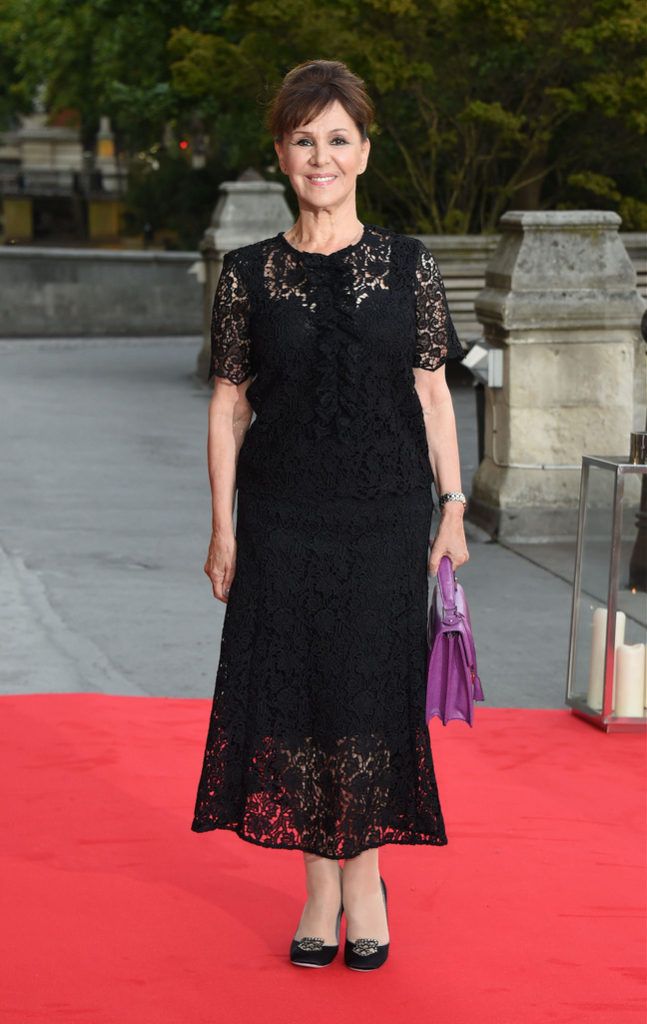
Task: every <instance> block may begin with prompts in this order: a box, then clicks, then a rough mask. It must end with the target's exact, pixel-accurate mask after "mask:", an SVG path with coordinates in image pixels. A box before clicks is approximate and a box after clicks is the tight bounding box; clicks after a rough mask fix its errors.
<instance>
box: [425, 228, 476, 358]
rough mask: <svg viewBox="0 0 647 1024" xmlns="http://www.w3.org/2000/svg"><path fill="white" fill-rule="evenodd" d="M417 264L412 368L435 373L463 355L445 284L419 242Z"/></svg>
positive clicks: (433, 259) (430, 254)
mask: <svg viewBox="0 0 647 1024" xmlns="http://www.w3.org/2000/svg"><path fill="white" fill-rule="evenodd" d="M419 245H420V249H419V252H418V258H417V261H416V327H417V335H416V354H415V358H414V362H413V365H414V366H417V367H421V368H422V369H423V370H437V369H438V367H439V366H442V364H443V363H445V362H447V360H448V359H451V358H453V357H454V356H458V357H462V356H463V355H464V354H465V353H464V350H463V347H462V345H461V343H460V341H459V339H458V335H457V334H456V328H455V327H454V323H453V321H452V318H451V315H450V312H449V309H448V306H447V297H446V295H445V285H444V282H443V279H442V276H441V273H440V270H439V268H438V264H437V263H436V260H435V258H434V256H433V255H432V253H431V252H430V251H429V250H428V249H427V248H426V246H424V245H423V243H422V242H419Z"/></svg>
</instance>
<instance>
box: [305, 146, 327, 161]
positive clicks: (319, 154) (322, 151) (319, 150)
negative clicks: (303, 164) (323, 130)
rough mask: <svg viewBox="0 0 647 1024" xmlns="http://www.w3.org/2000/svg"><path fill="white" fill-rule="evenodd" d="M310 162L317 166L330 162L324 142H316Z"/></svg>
mask: <svg viewBox="0 0 647 1024" xmlns="http://www.w3.org/2000/svg"><path fill="white" fill-rule="evenodd" d="M308 162H309V163H311V164H313V165H315V166H316V167H320V166H323V165H324V164H326V163H328V154H327V153H326V147H325V144H324V143H323V142H315V144H314V146H313V147H312V153H311V154H310V160H309V161H308Z"/></svg>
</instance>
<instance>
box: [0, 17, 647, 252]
mask: <svg viewBox="0 0 647 1024" xmlns="http://www.w3.org/2000/svg"><path fill="white" fill-rule="evenodd" d="M646 36H647V22H646V20H645V19H644V17H643V11H642V9H641V3H640V0H590V2H589V3H588V4H582V3H581V0H578V2H575V0H554V3H552V4H550V5H548V6H547V5H546V4H545V2H544V0H328V2H326V3H325V4H322V3H321V0H317V2H315V0H281V3H280V4H278V3H277V2H276V0H230V2H229V3H225V2H221V3H220V4H218V3H215V4H214V3H211V2H209V3H207V2H206V0H177V2H171V0H131V2H129V3H128V4H126V3H125V2H124V0H4V6H3V7H2V8H1V9H0V52H4V50H5V48H6V50H7V52H8V53H9V55H10V58H11V59H10V60H9V62H8V66H9V72H7V71H5V72H3V74H5V75H8V78H7V80H6V82H5V85H4V88H3V80H2V78H0V112H1V111H2V107H1V102H2V97H3V96H4V97H8V99H5V108H8V107H10V105H11V103H15V104H16V105H19V104H22V105H23V106H24V103H25V99H26V97H28V96H29V95H31V93H32V92H33V90H34V89H35V87H36V85H37V84H38V83H39V82H41V81H45V82H46V83H47V86H48V97H49V105H50V107H51V108H52V109H57V108H61V107H76V108H77V109H79V110H80V112H81V117H82V124H83V126H84V132H85V133H86V136H87V138H88V139H91V138H92V136H93V133H94V132H95V131H96V127H97V124H98V117H99V115H100V114H102V113H103V114H109V115H110V116H111V118H112V121H113V125H114V127H115V129H116V132H117V136H118V141H119V142H120V144H121V146H122V147H124V148H126V149H128V150H130V151H131V152H132V153H137V152H140V151H142V150H144V151H145V150H147V149H148V148H150V147H156V146H159V143H160V140H161V139H162V138H163V133H164V127H165V126H167V125H169V124H171V125H174V126H175V127H176V130H177V131H189V132H191V131H203V132H205V133H206V135H207V136H208V142H209V160H210V164H209V165H210V166H211V167H213V168H216V169H217V171H218V173H220V174H222V176H223V177H234V176H236V174H237V173H238V172H239V171H240V170H242V169H243V168H244V167H246V166H248V165H250V164H252V165H254V166H256V167H257V168H258V169H259V170H261V172H263V173H265V174H266V175H269V176H270V177H271V176H272V175H273V174H276V173H277V168H276V160H275V154H274V150H273V146H272V142H271V140H270V139H268V137H267V134H266V132H265V130H264V127H263V112H264V109H265V105H266V103H267V102H268V100H269V98H270V95H271V92H272V90H273V89H274V87H275V86H276V85H278V83H279V82H280V81H281V78H282V76H283V75H284V74H285V72H286V71H287V70H288V69H289V68H290V67H292V66H293V65H294V64H296V63H298V62H300V61H302V60H306V59H314V58H319V57H329V58H334V59H341V60H345V61H346V62H347V63H348V64H349V66H350V67H351V68H352V69H353V70H355V71H356V72H357V73H358V74H360V75H361V76H362V77H363V78H364V79H365V81H366V83H367V86H368V88H369V91H370V92H371V95H372V96H373V97H374V100H375V102H376V106H377V126H376V129H375V131H374V134H373V153H372V159H371V161H370V164H369V171H368V172H367V174H365V175H363V176H362V178H361V179H360V184H359V201H360V208H361V215H362V217H364V218H365V219H369V220H374V221H377V222H383V223H389V224H392V225H393V226H395V227H399V228H400V229H402V230H406V231H411V232H416V231H418V232H422V231H429V232H450V233H451V232H480V231H485V232H488V231H493V230H496V229H497V224H498V219H499V217H500V215H501V214H502V213H503V212H504V211H505V210H506V209H509V208H511V207H516V208H525V209H536V208H560V207H562V208H568V207H582V206H587V207H588V206H596V207H603V208H606V209H614V210H618V211H619V212H620V213H621V215H622V216H623V218H624V224H623V227H624V228H625V229H626V230H627V229H636V228H640V227H647V183H646V181H645V171H644V158H643V152H642V151H643V148H644V135H645V128H646V124H647V114H646V113H645V111H647V57H645V45H644V44H645V39H646ZM171 177H172V176H171ZM207 213H208V211H205V217H206V215H207Z"/></svg>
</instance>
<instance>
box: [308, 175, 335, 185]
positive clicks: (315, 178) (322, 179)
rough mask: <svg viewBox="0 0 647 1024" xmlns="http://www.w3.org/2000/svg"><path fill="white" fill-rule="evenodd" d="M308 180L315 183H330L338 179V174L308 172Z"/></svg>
mask: <svg viewBox="0 0 647 1024" xmlns="http://www.w3.org/2000/svg"><path fill="white" fill-rule="evenodd" d="M306 178H307V180H308V181H310V182H312V184H313V185H329V184H330V182H331V181H335V180H336V179H337V175H336V174H306Z"/></svg>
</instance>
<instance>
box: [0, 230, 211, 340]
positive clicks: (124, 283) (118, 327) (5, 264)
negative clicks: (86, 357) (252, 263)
mask: <svg viewBox="0 0 647 1024" xmlns="http://www.w3.org/2000/svg"><path fill="white" fill-rule="evenodd" d="M201 265H202V261H201V259H200V254H199V253H197V252H139V251H128V252H124V251H123V250H119V251H116V250H108V249H106V250H103V249H53V248H52V249H48V248H35V247H31V246H11V247H7V248H4V249H3V248H0V309H1V310H2V316H1V317H0V337H4V338H24V337H41V338H49V337H97V336H98V337H101V336H104V337H105V336H112V335H114V336H128V335H132V336H137V335H139V336H145V335H149V336H153V335H174V334H177V335H187V334H196V335H197V334H199V333H200V331H201V329H202V293H203V287H202V283H201V276H199V275H198V274H196V267H198V268H201Z"/></svg>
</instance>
